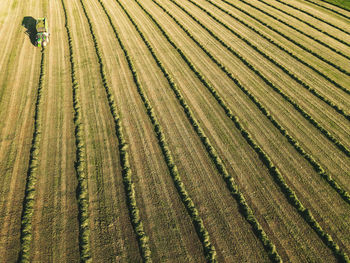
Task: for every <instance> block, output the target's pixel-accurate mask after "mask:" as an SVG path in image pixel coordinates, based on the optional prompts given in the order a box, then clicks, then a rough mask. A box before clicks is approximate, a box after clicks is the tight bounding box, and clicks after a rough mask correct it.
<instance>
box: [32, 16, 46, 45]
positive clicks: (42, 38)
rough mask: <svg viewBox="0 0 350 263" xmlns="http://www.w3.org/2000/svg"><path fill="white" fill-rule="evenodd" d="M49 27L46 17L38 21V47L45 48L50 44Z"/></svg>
mask: <svg viewBox="0 0 350 263" xmlns="http://www.w3.org/2000/svg"><path fill="white" fill-rule="evenodd" d="M49 36H50V33H49V26H48V24H47V19H46V17H44V18H39V19H38V20H37V21H36V42H35V43H36V45H37V46H38V47H41V46H43V47H45V46H46V45H47V44H48V43H49Z"/></svg>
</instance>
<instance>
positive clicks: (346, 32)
mask: <svg viewBox="0 0 350 263" xmlns="http://www.w3.org/2000/svg"><path fill="white" fill-rule="evenodd" d="M275 1H277V2H279V3H281V4H283V5H286V6H289V7H290V8H292V9H294V10H297V11H299V12H301V13H304V14H306V15H309V16H311V17H312V18H315V19H316V20H318V21H321V22H323V23H325V24H327V25H329V26H331V27H334V28H336V29H338V30H339V31H341V32H343V33H345V34H347V35H350V32H349V31H346V30H345V29H343V28H341V27H338V26H336V25H334V24H332V23H330V22H328V21H327V20H324V19H323V18H320V17H318V16H316V15H314V14H311V13H310V12H308V11H305V10H303V9H301V8H299V7H296V6H294V5H291V4H288V3H285V2H283V1H281V0H275Z"/></svg>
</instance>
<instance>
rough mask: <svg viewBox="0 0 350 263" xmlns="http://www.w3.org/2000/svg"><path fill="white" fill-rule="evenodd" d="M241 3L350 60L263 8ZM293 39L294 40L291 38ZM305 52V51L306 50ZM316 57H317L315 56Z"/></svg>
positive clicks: (347, 57) (242, 0)
mask: <svg viewBox="0 0 350 263" xmlns="http://www.w3.org/2000/svg"><path fill="white" fill-rule="evenodd" d="M240 1H241V2H243V3H245V4H246V5H249V6H250V7H252V8H254V9H255V10H258V11H259V12H261V13H263V14H265V15H267V16H269V17H271V18H272V19H274V20H276V21H278V22H280V23H281V24H283V25H285V26H287V27H289V28H291V29H293V30H294V31H296V32H298V33H300V34H302V35H304V36H306V37H308V38H310V39H312V40H313V41H315V42H316V43H318V44H320V45H322V46H324V47H326V48H328V49H329V50H331V51H333V52H335V53H337V54H338V55H340V56H342V57H344V58H346V59H348V60H349V59H350V56H348V55H346V54H344V53H343V52H341V51H340V50H337V49H335V48H333V47H332V46H330V45H328V44H326V43H324V42H323V41H321V40H320V39H317V38H315V37H313V36H311V35H309V34H307V33H305V32H304V31H302V30H300V29H298V28H296V27H295V26H293V25H291V24H289V23H287V22H285V21H284V20H282V19H280V18H278V17H277V16H275V15H272V14H270V13H269V12H267V11H265V10H263V9H261V8H259V7H257V6H255V5H253V4H251V3H248V2H247V1H245V0H240ZM291 39H292V38H291ZM293 43H294V42H293ZM294 44H295V43H294ZM299 44H300V43H299ZM300 47H301V48H302V49H304V48H303V47H302V45H301V44H300ZM304 50H305V49H304ZM308 52H309V53H311V52H313V51H311V50H310V49H308ZM313 53H314V52H313ZM313 53H311V54H313ZM315 54H316V53H315ZM313 55H314V54H313ZM314 56H315V55H314ZM318 58H319V57H318ZM320 59H321V58H320ZM321 60H323V59H321ZM323 61H325V60H323ZM325 62H326V63H328V62H327V61H325ZM333 67H334V66H333Z"/></svg>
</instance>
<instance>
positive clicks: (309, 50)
mask: <svg viewBox="0 0 350 263" xmlns="http://www.w3.org/2000/svg"><path fill="white" fill-rule="evenodd" d="M239 1H241V2H243V3H245V4H246V5H249V6H250V7H252V8H254V9H256V10H258V11H260V12H261V13H263V14H266V15H268V16H270V17H272V18H274V19H276V20H277V21H279V22H280V23H283V24H285V25H288V26H289V27H291V28H293V29H294V30H296V31H298V29H297V28H295V27H294V26H291V25H289V24H288V23H287V22H284V21H283V20H281V19H279V18H277V17H275V16H273V15H271V14H269V13H268V12H265V11H264V10H262V9H260V8H258V7H256V6H254V5H252V4H250V3H248V2H247V1H245V0H239ZM265 24H266V23H265ZM268 28H269V29H271V30H273V31H274V32H276V33H277V34H279V35H280V36H282V37H283V38H285V39H287V40H288V41H290V42H292V43H293V44H294V45H296V46H298V47H300V48H301V49H303V50H304V51H306V52H308V53H309V54H311V55H313V56H314V57H316V58H318V59H319V60H321V61H323V62H325V63H327V64H328V65H330V66H332V67H333V68H335V69H337V70H338V71H340V72H342V73H344V74H345V75H348V76H350V72H349V71H347V70H345V69H344V68H342V67H341V66H339V65H336V64H334V63H333V62H331V61H329V60H327V59H325V58H324V57H322V56H321V55H319V54H318V53H316V52H314V51H312V50H311V49H309V48H307V47H305V46H304V45H302V44H301V43H299V42H297V41H296V40H294V39H293V38H291V37H289V36H287V35H286V34H284V33H282V32H281V31H278V30H276V29H272V28H273V27H271V26H269V27H268ZM299 31H300V30H299ZM299 31H298V32H299ZM300 32H302V31H300ZM300 32H299V33H300ZM302 34H305V33H302ZM310 38H312V37H311V36H310ZM314 41H316V42H318V43H319V44H322V43H321V41H320V40H318V39H316V38H314ZM328 47H329V46H328ZM329 48H330V47H329ZM333 51H334V50H333ZM335 52H336V53H338V54H341V55H342V56H344V57H346V58H348V59H350V57H348V56H346V55H345V54H343V53H342V52H341V51H335Z"/></svg>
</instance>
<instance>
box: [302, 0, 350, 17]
mask: <svg viewBox="0 0 350 263" xmlns="http://www.w3.org/2000/svg"><path fill="white" fill-rule="evenodd" d="M306 2H308V3H312V4H313V5H317V6H319V7H322V9H327V10H329V11H331V12H333V13H335V14H337V15H340V16H343V17H345V18H347V19H350V10H349V9H347V8H346V7H345V6H341V5H336V4H335V3H332V2H328V1H310V0H306Z"/></svg>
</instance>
